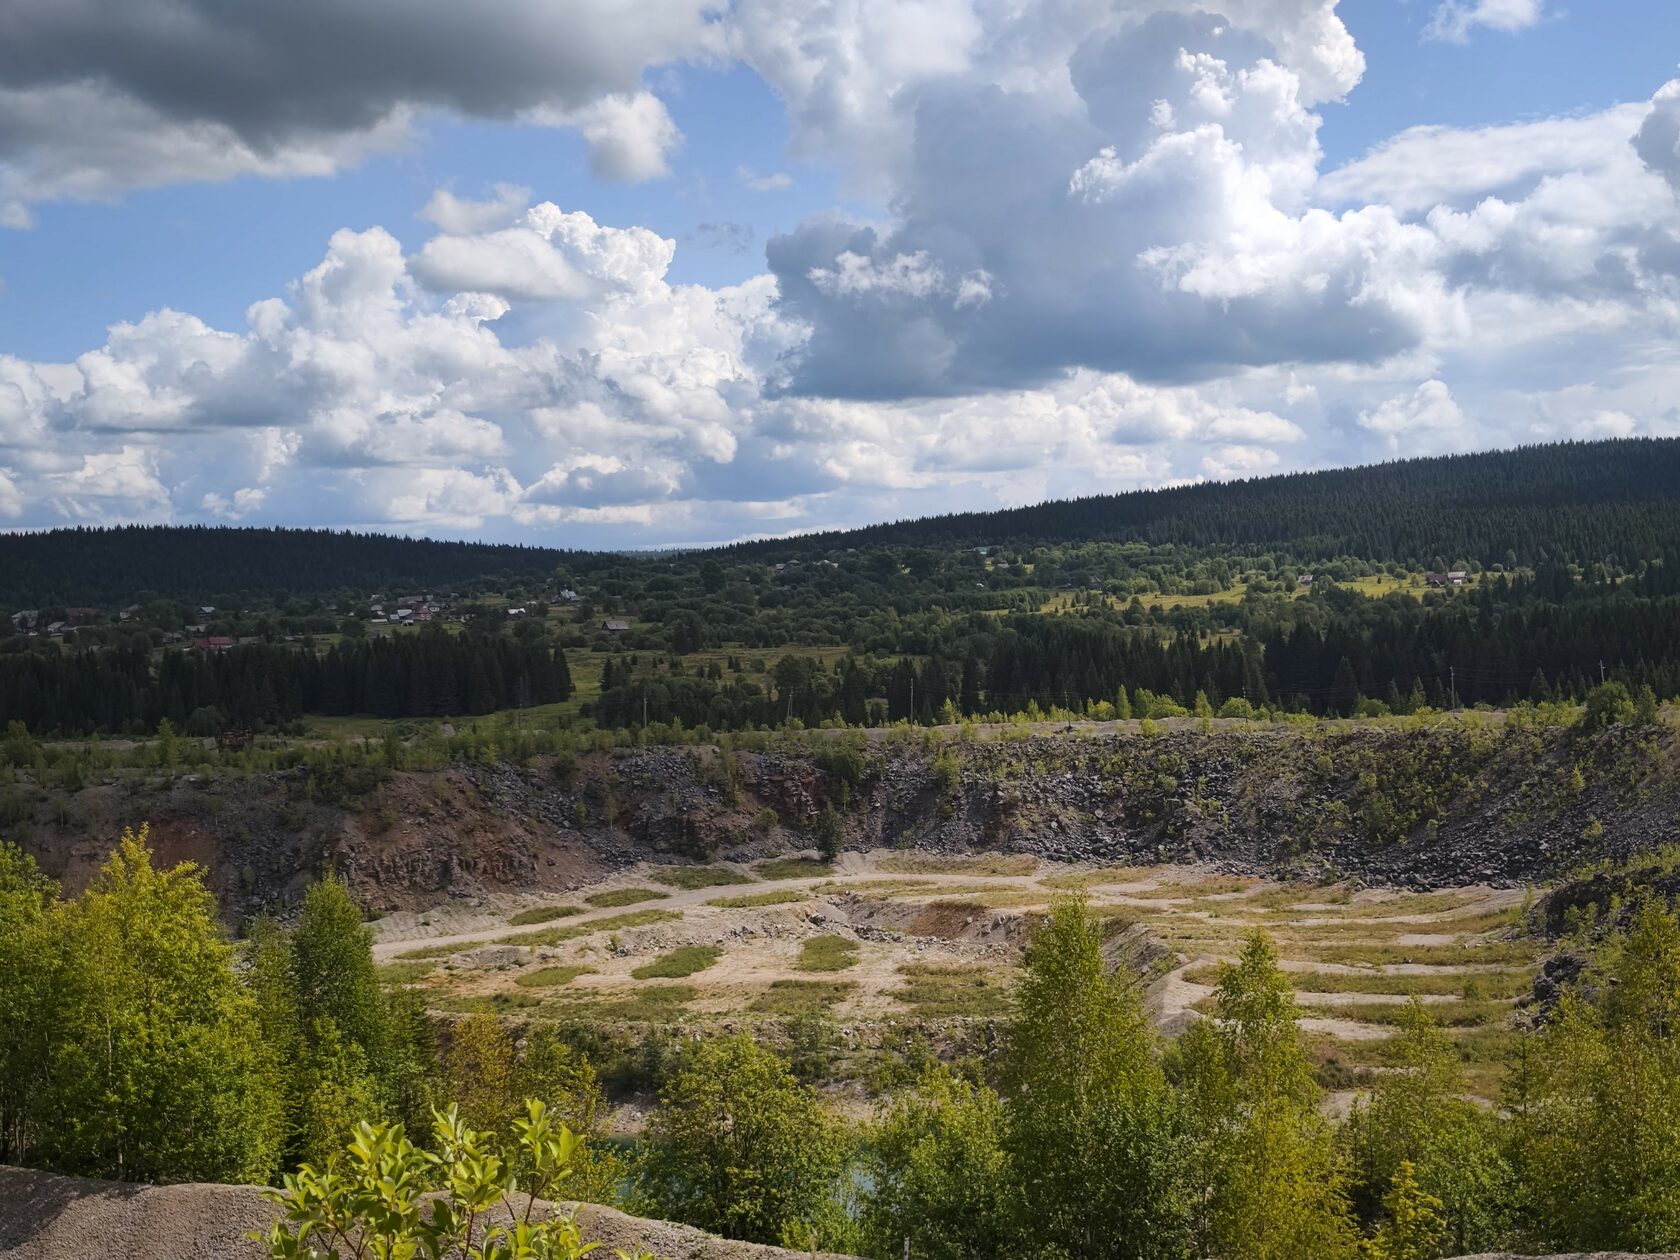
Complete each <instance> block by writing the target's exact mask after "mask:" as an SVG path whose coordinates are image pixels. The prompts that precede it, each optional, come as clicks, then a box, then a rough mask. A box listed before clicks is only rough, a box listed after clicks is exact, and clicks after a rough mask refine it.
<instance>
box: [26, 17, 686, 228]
mask: <svg viewBox="0 0 1680 1260" xmlns="http://www.w3.org/2000/svg"><path fill="white" fill-rule="evenodd" d="M704 9H705V6H704V3H703V0H647V2H645V3H639V4H636V5H596V4H570V3H554V2H553V0H499V2H498V3H497V4H496V5H495V6H494V8H493V10H486V9H484V8H482V7H477V6H473V5H464V4H460V3H456V2H455V0H402V2H401V3H397V2H395V0H285V2H284V3H265V2H260V0H258V2H245V0H121V3H110V2H109V0H8V3H6V4H4V5H0V226H9V227H25V226H27V225H28V223H29V213H28V209H27V207H28V205H29V204H30V203H32V202H37V201H43V200H51V199H55V198H64V197H70V198H90V197H91V198H101V197H112V196H116V195H119V194H121V193H122V192H124V191H126V190H128V189H131V188H136V187H147V186H154V185H159V184H169V183H181V182H194V181H202V180H216V179H227V178H230V177H233V176H237V175H251V174H255V175H271V176H272V175H282V176H288V175H300V174H301V175H313V174H325V173H329V172H331V171H333V170H336V169H339V168H341V167H343V166H345V165H347V164H351V163H354V162H356V161H358V160H359V159H361V158H362V157H364V156H365V155H366V154H367V153H369V152H371V151H375V150H379V149H389V148H391V147H393V146H395V145H398V144H401V143H402V142H403V141H404V140H405V139H406V138H407V135H408V125H409V120H410V119H411V118H412V117H415V116H417V115H423V114H425V113H427V112H436V111H444V112H450V113H456V114H463V115H469V116H473V117H479V118H494V119H501V118H516V117H517V118H523V119H528V120H531V121H535V122H539V123H544V124H548V125H554V126H568V127H575V128H577V129H578V130H579V131H580V132H581V133H582V134H583V136H584V137H585V139H586V140H587V141H588V143H589V146H590V152H591V160H592V162H593V164H594V166H595V168H596V170H597V171H599V172H600V173H603V174H605V175H607V176H609V177H611V178H619V179H630V180H639V179H646V178H649V177H651V176H654V175H659V174H662V173H663V172H664V169H665V163H664V157H665V154H666V153H667V152H669V151H670V150H671V149H672V148H673V147H674V146H675V145H676V144H677V143H678V142H679V141H680V135H679V133H678V132H677V130H676V127H675V125H674V124H673V123H672V122H671V119H670V116H669V114H668V113H667V112H666V110H665V107H664V105H663V104H662V103H661V102H660V101H659V100H658V99H657V98H656V97H654V96H653V95H652V94H651V93H649V92H647V91H645V90H643V89H642V88H641V76H642V72H643V69H644V68H645V67H647V66H650V65H657V64H660V63H663V62H668V61H671V60H673V59H676V58H681V57H684V56H688V55H693V54H696V53H700V52H702V51H704V50H705V49H706V48H708V47H709V46H710V45H711V43H712V42H713V40H714V34H715V30H714V27H713V25H712V24H711V21H710V19H708V18H707V16H706V14H705V11H704Z"/></svg>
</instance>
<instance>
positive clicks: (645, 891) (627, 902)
mask: <svg viewBox="0 0 1680 1260" xmlns="http://www.w3.org/2000/svg"><path fill="white" fill-rule="evenodd" d="M670 895H671V894H670V893H668V892H660V891H659V890H658V889H657V888H609V889H608V890H607V891H606V892H598V893H591V894H590V895H589V896H587V897H585V898H584V900H585V901H587V902H588V903H589V904H590V905H592V906H594V907H596V908H597V909H601V910H604V909H607V908H608V907H610V906H633V905H635V904H636V903H637V902H640V901H663V900H665V898H667V897H669V896H670Z"/></svg>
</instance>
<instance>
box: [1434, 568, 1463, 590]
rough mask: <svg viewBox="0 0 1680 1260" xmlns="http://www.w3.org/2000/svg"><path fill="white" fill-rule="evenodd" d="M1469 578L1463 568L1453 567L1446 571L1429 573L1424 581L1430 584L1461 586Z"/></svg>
mask: <svg viewBox="0 0 1680 1260" xmlns="http://www.w3.org/2000/svg"><path fill="white" fill-rule="evenodd" d="M1469 580H1470V575H1469V574H1468V573H1466V572H1465V571H1464V570H1463V569H1453V570H1452V571H1451V572H1448V573H1430V574H1427V575H1426V576H1425V577H1424V581H1425V582H1427V583H1428V584H1429V585H1430V586H1463V585H1464V584H1465V583H1466V582H1468V581H1469Z"/></svg>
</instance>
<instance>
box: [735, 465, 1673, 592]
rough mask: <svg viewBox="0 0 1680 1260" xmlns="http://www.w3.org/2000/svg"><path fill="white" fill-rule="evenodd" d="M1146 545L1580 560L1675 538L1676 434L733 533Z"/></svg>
mask: <svg viewBox="0 0 1680 1260" xmlns="http://www.w3.org/2000/svg"><path fill="white" fill-rule="evenodd" d="M1069 542H1147V543H1151V544H1155V545H1167V544H1174V545H1178V546H1185V547H1198V548H1218V547H1231V548H1239V549H1244V550H1252V549H1259V550H1280V551H1286V552H1289V553H1290V554H1292V555H1294V556H1297V557H1299V558H1302V559H1309V560H1311V559H1330V558H1333V557H1336V556H1359V557H1361V558H1363V559H1366V560H1372V561H1381V562H1389V561H1395V562H1399V563H1402V564H1408V565H1414V566H1427V565H1432V564H1433V565H1437V566H1440V565H1442V564H1444V563H1446V562H1450V561H1452V560H1453V559H1454V558H1455V557H1456V558H1459V559H1464V560H1474V561H1477V562H1478V563H1480V564H1483V565H1492V564H1496V563H1499V562H1501V561H1506V562H1512V561H1514V562H1515V563H1520V564H1533V563H1536V562H1538V561H1541V560H1544V559H1548V558H1550V559H1558V560H1564V561H1568V562H1572V563H1584V562H1588V561H1592V560H1600V559H1605V558H1607V557H1612V556H1614V557H1619V558H1623V559H1626V558H1628V557H1631V556H1641V555H1653V554H1663V553H1672V552H1674V551H1675V550H1676V549H1677V548H1680V439H1675V438H1637V439H1623V440H1615V441H1604V442H1563V443H1557V444H1554V445H1548V446H1530V447H1523V448H1520V449H1518V450H1512V451H1487V452H1482V453H1479V454H1474V455H1443V456H1438V457H1436V458H1433V459H1411V460H1400V461H1396V462H1393V463H1387V464H1377V465H1373V466H1370V467H1365V468H1343V469H1333V470H1330V471H1326V472H1303V473H1288V474H1285V475H1282V476H1277V477H1259V478H1255V479H1252V480H1247V481H1234V482H1208V483H1205V484H1201V485H1193V486H1175V487H1173V488H1171V489H1167V490H1138V491H1134V492H1132V493H1129V494H1112V495H1095V496H1092V497H1090V498H1082V499H1069V500H1063V501H1059V502H1052V503H1041V504H1037V505H1035V506H1032V507H1022V508H1013V509H1009V510H1005V511H997V512H963V513H958V514H955V515H951V516H936V517H929V518H925V519H922V520H914V521H900V522H897V523H894V524H884V525H875V526H870V527H868V528H865V529H856V530H846V531H841V532H836V533H830V534H817V535H811V536H807V537H802V538H798V539H790V540H778V541H774V542H762V543H749V544H744V545H743V546H742V548H740V550H745V551H748V552H760V553H766V554H768V553H779V552H784V551H789V550H791V549H793V548H795V547H797V546H801V545H806V544H813V543H815V544H821V545H828V546H835V547H877V546H913V547H951V546H984V545H997V544H1000V543H1009V544H1017V545H1032V544H1044V545H1048V544H1054V543H1069Z"/></svg>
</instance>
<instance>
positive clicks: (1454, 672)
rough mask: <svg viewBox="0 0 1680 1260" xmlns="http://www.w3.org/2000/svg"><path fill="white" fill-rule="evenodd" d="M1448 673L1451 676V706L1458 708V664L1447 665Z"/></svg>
mask: <svg viewBox="0 0 1680 1260" xmlns="http://www.w3.org/2000/svg"><path fill="white" fill-rule="evenodd" d="M1447 670H1448V675H1449V677H1451V678H1452V707H1453V708H1455V709H1456V708H1458V666H1457V665H1449V666H1448V667H1447Z"/></svg>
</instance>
